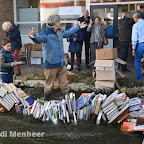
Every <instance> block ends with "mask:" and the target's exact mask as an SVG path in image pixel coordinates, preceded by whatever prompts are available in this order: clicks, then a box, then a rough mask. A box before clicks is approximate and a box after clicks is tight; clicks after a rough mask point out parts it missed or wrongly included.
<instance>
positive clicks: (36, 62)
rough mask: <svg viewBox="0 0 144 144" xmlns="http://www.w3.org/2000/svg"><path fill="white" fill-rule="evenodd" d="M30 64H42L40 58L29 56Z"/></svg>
mask: <svg viewBox="0 0 144 144" xmlns="http://www.w3.org/2000/svg"><path fill="white" fill-rule="evenodd" d="M31 64H42V58H34V57H31Z"/></svg>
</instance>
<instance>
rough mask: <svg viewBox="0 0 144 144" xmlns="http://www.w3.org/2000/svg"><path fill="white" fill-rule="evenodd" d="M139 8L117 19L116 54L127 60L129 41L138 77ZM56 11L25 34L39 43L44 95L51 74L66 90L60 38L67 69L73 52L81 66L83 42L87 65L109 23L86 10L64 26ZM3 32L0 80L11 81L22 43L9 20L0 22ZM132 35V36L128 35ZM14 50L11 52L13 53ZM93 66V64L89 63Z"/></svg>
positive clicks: (142, 31)
mask: <svg viewBox="0 0 144 144" xmlns="http://www.w3.org/2000/svg"><path fill="white" fill-rule="evenodd" d="M138 10H139V11H136V12H133V13H129V12H128V13H126V14H125V16H124V18H123V19H121V20H119V26H118V29H119V33H118V36H119V42H120V55H119V57H120V58H121V59H122V60H124V61H127V58H128V48H129V44H130V42H131V41H132V49H133V50H132V55H133V56H135V67H136V76H137V79H138V80H141V79H142V74H141V67H140V64H141V58H142V57H143V54H144V20H143V19H142V18H143V15H142V13H141V12H140V9H139V7H138ZM60 20H61V18H60V16H59V15H51V16H49V18H48V22H47V24H46V25H45V26H44V28H43V30H42V31H41V32H40V33H39V34H38V33H35V30H34V28H32V30H29V32H28V33H29V37H30V38H31V39H32V40H33V42H35V43H42V44H43V66H44V72H45V75H46V85H45V89H44V92H45V98H46V99H47V98H50V93H51V91H52V89H53V87H54V81H55V78H57V79H58V82H59V85H60V87H61V90H62V92H63V93H64V94H65V93H67V92H68V91H69V87H68V84H67V76H66V71H67V69H66V67H65V62H64V47H63V38H67V41H68V42H70V45H69V52H70V53H71V69H70V70H73V66H74V56H75V54H76V56H77V67H78V71H80V70H81V53H82V46H83V43H84V45H85V64H86V67H88V64H89V63H90V62H93V61H94V60H95V59H96V52H95V50H96V49H101V48H103V45H104V38H105V36H106V33H107V29H108V27H109V24H108V23H107V22H106V21H105V18H104V17H102V18H100V17H99V16H96V17H95V18H93V19H92V18H91V17H90V16H89V12H88V10H85V11H84V12H83V16H82V17H80V18H78V21H77V22H76V23H74V25H73V27H72V28H70V29H68V30H63V29H62V28H61V23H60ZM2 28H3V30H4V31H5V32H6V36H7V37H8V38H7V39H4V40H3V41H2V48H3V49H2V50H1V52H0V67H1V69H0V70H1V78H2V82H6V83H10V82H13V78H12V76H13V66H16V69H17V75H20V74H21V73H20V66H19V65H16V63H15V62H14V61H19V59H18V54H19V51H20V49H21V47H22V43H21V37H20V31H19V30H18V27H17V26H16V25H15V24H14V23H12V22H8V21H6V22H4V23H3V25H2ZM131 35H132V36H131ZM13 53H14V56H13ZM119 68H121V70H122V71H129V70H128V69H127V66H126V65H125V66H121V65H119ZM92 69H94V65H92Z"/></svg>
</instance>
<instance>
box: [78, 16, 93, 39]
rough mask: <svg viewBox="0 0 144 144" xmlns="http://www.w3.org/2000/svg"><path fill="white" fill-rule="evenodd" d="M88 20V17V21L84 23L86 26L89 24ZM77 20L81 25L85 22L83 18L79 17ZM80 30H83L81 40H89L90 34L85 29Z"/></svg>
mask: <svg viewBox="0 0 144 144" xmlns="http://www.w3.org/2000/svg"><path fill="white" fill-rule="evenodd" d="M90 19H91V17H89V16H88V21H87V22H86V23H87V24H89V23H90ZM77 20H78V21H80V22H81V23H82V22H85V18H84V16H82V17H79V18H78V19H77ZM82 30H83V40H86V39H88V40H90V36H91V33H90V32H88V31H87V27H85V28H83V29H82Z"/></svg>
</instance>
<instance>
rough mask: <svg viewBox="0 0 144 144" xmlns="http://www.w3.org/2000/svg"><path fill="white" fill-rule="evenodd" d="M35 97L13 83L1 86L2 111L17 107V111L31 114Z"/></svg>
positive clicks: (0, 107) (0, 105)
mask: <svg viewBox="0 0 144 144" xmlns="http://www.w3.org/2000/svg"><path fill="white" fill-rule="evenodd" d="M33 102H34V101H33V99H32V98H31V97H30V96H29V95H27V94H26V93H25V92H24V91H23V90H21V89H20V88H17V87H16V86H15V85H14V84H13V83H10V84H2V85H1V86H0V111H1V112H4V111H5V110H7V111H10V110H12V108H13V107H15V111H16V112H22V113H24V114H29V109H30V108H31V107H32V105H33Z"/></svg>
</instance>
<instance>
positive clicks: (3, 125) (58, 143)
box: [0, 88, 143, 144]
mask: <svg viewBox="0 0 144 144" xmlns="http://www.w3.org/2000/svg"><path fill="white" fill-rule="evenodd" d="M24 91H25V92H27V93H29V94H30V95H31V96H32V98H33V99H36V98H41V97H42V96H43V89H42V88H38V89H24ZM53 95H54V96H55V97H56V98H57V97H59V98H62V97H61V93H60V90H55V92H54V93H53ZM79 95H80V94H79V93H77V97H78V96H79ZM3 131H6V132H7V136H5V137H2V136H3V135H2V132H3ZM14 131H16V132H27V131H28V132H44V135H43V136H44V137H40V138H39V137H36V138H30V137H10V135H9V134H10V132H14ZM142 141H143V134H142V132H136V133H123V132H121V131H120V125H117V124H100V125H96V124H95V123H94V122H93V121H92V120H88V121H79V122H78V124H77V125H74V124H72V123H71V124H63V123H59V124H57V125H54V124H52V123H51V122H44V123H43V122H41V121H40V120H35V119H34V118H32V117H31V116H29V117H28V116H23V117H22V116H21V114H16V113H0V144H141V143H142Z"/></svg>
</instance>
